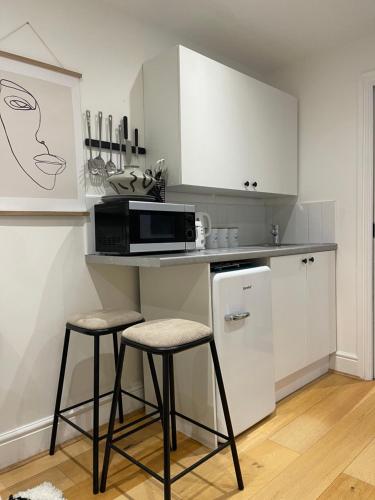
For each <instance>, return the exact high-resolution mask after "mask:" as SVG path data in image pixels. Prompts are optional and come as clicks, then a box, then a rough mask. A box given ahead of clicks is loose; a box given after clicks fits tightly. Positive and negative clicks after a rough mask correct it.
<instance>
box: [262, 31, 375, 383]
mask: <svg viewBox="0 0 375 500" xmlns="http://www.w3.org/2000/svg"><path fill="white" fill-rule="evenodd" d="M374 46H375V36H373V37H370V38H366V39H362V40H359V41H357V42H356V43H352V44H351V45H349V46H342V47H340V48H337V49H336V50H331V51H328V52H325V53H324V54H320V55H319V56H314V57H310V58H308V59H305V60H304V61H301V62H299V63H298V64H294V65H291V66H289V67H286V68H283V69H282V70H280V71H278V72H277V73H274V74H272V75H269V78H268V81H269V82H270V83H271V84H275V85H276V86H278V87H279V88H281V89H283V90H285V91H287V92H290V93H292V94H293V95H295V96H296V97H297V98H298V99H299V169H300V170H299V192H300V200H302V201H313V200H319V199H320V200H336V221H335V230H336V241H337V243H338V252H337V322H338V325H337V326H338V351H339V352H338V356H337V357H336V362H335V367H336V368H337V369H339V370H342V371H348V372H351V373H353V374H355V375H357V374H358V375H361V367H360V363H358V361H357V359H356V358H357V355H358V352H359V351H358V346H357V334H356V296H355V290H356V267H355V266H356V230H357V227H356V203H357V200H356V189H357V187H356V182H357V168H358V148H359V144H358V110H359V107H358V102H359V99H358V96H359V84H360V78H361V74H362V73H363V72H366V71H370V70H373V69H374V68H375V52H374Z"/></svg>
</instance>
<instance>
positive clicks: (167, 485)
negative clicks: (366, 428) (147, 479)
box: [163, 354, 171, 500]
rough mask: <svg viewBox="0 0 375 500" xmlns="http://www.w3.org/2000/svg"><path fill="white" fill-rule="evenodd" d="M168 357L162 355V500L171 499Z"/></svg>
mask: <svg viewBox="0 0 375 500" xmlns="http://www.w3.org/2000/svg"><path fill="white" fill-rule="evenodd" d="M169 356H170V354H163V424H164V425H163V448H164V500H170V499H171V457H170V451H171V450H170V443H169V439H170V438H169V391H170V379H169V375H170V373H169V367H170V362H169Z"/></svg>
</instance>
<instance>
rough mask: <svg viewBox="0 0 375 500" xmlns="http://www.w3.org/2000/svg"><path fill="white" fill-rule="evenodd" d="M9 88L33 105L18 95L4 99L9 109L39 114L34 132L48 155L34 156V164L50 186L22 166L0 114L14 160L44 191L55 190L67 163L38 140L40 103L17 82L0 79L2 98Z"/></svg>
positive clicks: (42, 141)
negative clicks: (23, 95)
mask: <svg viewBox="0 0 375 500" xmlns="http://www.w3.org/2000/svg"><path fill="white" fill-rule="evenodd" d="M7 88H8V89H12V90H15V91H17V92H21V93H24V94H26V96H29V97H30V98H31V101H32V103H33V104H30V102H29V101H28V100H27V99H25V98H24V97H19V96H17V95H8V96H6V97H4V99H3V101H4V102H5V104H6V105H7V106H8V107H9V108H11V109H13V110H14V111H35V112H37V115H38V120H37V127H36V130H35V132H34V138H35V141H36V142H37V143H38V144H40V145H41V146H42V147H44V149H45V150H46V153H41V154H37V155H35V156H33V162H34V166H35V167H36V168H37V169H38V171H39V172H40V173H41V174H42V177H43V176H48V177H46V178H45V179H46V182H47V180H48V184H49V185H43V184H42V182H41V180H37V179H36V178H35V177H34V176H33V175H32V173H30V172H29V171H28V169H26V168H25V167H24V165H22V163H21V161H20V160H19V158H18V155H17V153H16V151H15V149H14V147H13V144H12V141H11V138H10V136H9V134H8V130H7V127H6V124H5V123H4V119H3V116H2V113H1V112H0V122H1V124H2V126H3V129H4V132H5V136H6V138H7V142H8V145H9V148H10V150H11V152H12V155H13V157H14V159H15V160H16V162H17V163H18V165H19V166H20V167H21V169H22V171H23V172H24V173H25V174H26V175H27V176H28V177H29V178H30V179H31V180H32V181H33V182H34V183H35V184H37V185H38V186H39V187H40V188H42V189H45V190H53V189H54V188H55V185H56V177H57V175H59V174H61V173H62V172H63V171H64V170H65V168H66V161H65V160H64V158H62V157H60V156H57V155H53V154H51V153H50V151H49V148H48V146H47V144H46V143H45V141H44V140H39V138H38V134H39V131H40V127H41V123H42V114H41V109H40V107H39V103H38V101H37V100H36V99H35V97H34V96H33V95H32V94H31V93H30V92H29V91H28V90H26V89H25V88H24V87H22V86H21V85H19V84H17V83H15V82H12V81H11V80H6V79H0V97H1V93H2V91H3V89H7ZM0 104H1V103H0ZM0 111H1V110H0ZM43 166H44V167H45V169H43V168H42V167H43ZM47 166H51V167H52V166H54V167H55V170H51V171H48V168H47ZM56 167H57V168H56ZM51 176H52V177H53V178H52V177H51ZM39 177H40V174H39ZM42 180H44V179H42Z"/></svg>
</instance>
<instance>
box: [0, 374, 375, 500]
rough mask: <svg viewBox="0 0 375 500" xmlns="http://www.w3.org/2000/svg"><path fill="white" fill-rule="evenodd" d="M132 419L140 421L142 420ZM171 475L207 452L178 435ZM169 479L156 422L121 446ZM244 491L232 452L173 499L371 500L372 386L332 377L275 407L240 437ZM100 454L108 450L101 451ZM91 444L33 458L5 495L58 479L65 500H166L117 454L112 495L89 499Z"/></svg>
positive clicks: (6, 480)
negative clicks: (240, 489) (177, 445)
mask: <svg viewBox="0 0 375 500" xmlns="http://www.w3.org/2000/svg"><path fill="white" fill-rule="evenodd" d="M135 416H139V413H138V414H137V415H134V416H133V417H135ZM178 440H179V447H178V450H177V451H176V452H173V454H172V459H173V466H172V474H174V473H176V472H178V471H181V470H183V468H184V467H186V466H188V465H190V464H191V463H193V462H194V461H195V460H197V458H199V457H201V456H203V455H204V454H205V452H206V451H207V450H206V449H205V448H204V447H203V446H201V445H200V444H199V443H197V442H195V441H193V440H191V439H188V438H186V437H185V436H184V435H182V434H179V435H178ZM121 443H122V445H123V446H124V448H125V447H126V449H127V451H128V452H129V453H131V454H133V455H134V456H135V457H136V458H138V459H140V460H142V461H144V462H145V463H146V464H147V465H148V466H149V467H151V468H153V469H154V470H156V471H157V472H159V473H162V434H161V429H160V425H158V424H154V425H152V426H150V427H149V428H148V429H145V430H144V431H141V432H140V433H138V434H135V435H133V436H130V437H129V438H128V439H127V440H126V441H124V442H121ZM237 445H238V451H239V455H240V461H241V466H242V472H243V476H244V481H245V490H244V491H242V492H239V491H238V490H237V489H236V483H235V476H234V472H233V467H232V462H231V455H230V451H229V450H228V449H226V450H225V451H224V452H222V453H221V454H219V455H216V456H215V457H214V458H212V459H211V460H210V461H208V462H206V463H205V464H203V465H202V466H200V467H199V468H197V469H196V470H195V471H194V472H192V473H190V474H188V475H186V476H185V477H183V478H182V479H181V480H180V481H177V482H176V483H174V485H173V487H172V491H173V498H175V499H183V500H191V499H196V498H199V499H224V498H229V497H235V498H238V499H242V498H244V499H260V500H267V499H285V500H294V499H295V500H305V499H306V500H310V499H318V498H319V499H320V500H328V499H346V498H350V499H374V500H375V382H364V381H361V380H356V379H353V378H349V377H346V376H344V375H340V374H336V373H329V374H327V375H326V376H324V377H322V378H320V379H319V380H317V381H315V382H313V383H312V384H310V385H308V386H306V387H305V388H303V389H301V390H300V391H298V392H296V393H295V394H293V395H291V396H289V397H288V398H286V399H284V400H283V401H281V402H280V403H279V404H278V405H277V409H276V411H275V413H274V414H273V415H272V416H270V417H269V418H267V419H265V420H264V421H263V422H261V423H259V424H258V425H256V426H255V427H253V428H252V429H250V430H249V431H247V432H245V433H244V434H242V435H241V436H239V437H238V439H237ZM101 451H102V453H103V444H102V446H101ZM90 473H91V443H90V442H89V441H88V440H87V439H86V438H79V439H77V440H75V441H74V442H69V443H66V444H64V445H62V446H60V447H59V449H58V451H57V452H56V454H55V456H54V457H50V456H48V455H47V454H44V455H41V456H38V457H35V458H33V459H31V460H29V461H28V462H27V463H24V464H19V465H18V466H15V467H13V468H11V469H9V470H6V471H4V472H3V473H0V497H1V498H2V500H7V499H8V496H9V495H10V494H11V493H16V492H17V491H19V490H22V489H26V488H29V487H32V486H35V485H37V484H39V483H41V482H43V481H51V482H52V483H53V484H55V486H56V487H57V488H60V489H61V490H63V492H64V494H65V497H66V499H67V500H84V499H93V498H100V499H103V500H123V499H127V500H138V499H139V500H141V499H142V500H143V499H152V500H159V499H162V498H163V491H162V485H161V484H159V483H158V482H157V481H155V480H154V479H152V478H150V477H149V476H147V475H146V474H145V473H143V472H142V471H140V470H139V469H138V468H137V467H135V466H134V465H132V464H130V463H129V462H127V461H126V460H125V459H123V458H122V457H121V456H119V455H117V454H113V455H112V460H111V466H110V474H109V478H108V487H107V491H106V493H104V494H102V495H99V496H94V495H92V493H91V476H90Z"/></svg>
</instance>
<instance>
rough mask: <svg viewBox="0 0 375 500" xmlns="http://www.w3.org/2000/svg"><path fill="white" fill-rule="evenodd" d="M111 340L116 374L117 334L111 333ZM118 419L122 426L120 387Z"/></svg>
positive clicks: (122, 412) (122, 411) (122, 410)
mask: <svg viewBox="0 0 375 500" xmlns="http://www.w3.org/2000/svg"><path fill="white" fill-rule="evenodd" d="M112 338H113V355H114V358H115V373H116V369H117V361H118V342H117V332H113V334H112ZM118 418H119V421H120V424H123V423H124V409H123V406H122V394H121V387H120V393H119V395H118Z"/></svg>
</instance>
